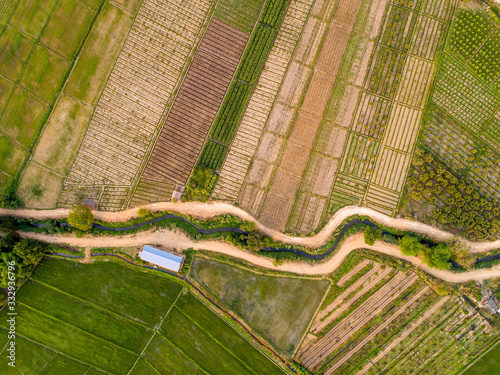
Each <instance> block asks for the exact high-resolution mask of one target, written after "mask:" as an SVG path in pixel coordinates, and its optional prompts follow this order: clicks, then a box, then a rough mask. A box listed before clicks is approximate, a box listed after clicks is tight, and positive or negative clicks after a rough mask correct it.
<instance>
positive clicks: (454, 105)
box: [432, 55, 499, 133]
mask: <svg viewBox="0 0 500 375" xmlns="http://www.w3.org/2000/svg"><path fill="white" fill-rule="evenodd" d="M434 90H435V91H434V95H433V98H432V99H433V101H434V102H435V103H436V104H438V105H439V106H440V107H441V108H443V109H444V110H446V111H447V112H448V113H450V114H451V115H452V116H453V117H455V118H456V119H457V120H459V121H460V122H461V123H463V124H464V125H465V126H467V127H468V128H469V129H471V131H472V132H474V133H477V132H478V131H479V129H481V127H482V126H483V125H484V124H485V122H486V121H487V120H488V119H489V118H490V117H491V116H492V115H493V113H494V111H495V108H496V107H498V104H499V100H498V99H497V98H496V96H495V95H494V93H493V92H492V91H491V90H490V89H488V88H487V87H486V86H485V85H484V84H483V83H481V82H480V81H479V80H478V79H477V78H476V77H474V76H473V75H472V74H471V73H470V72H468V71H467V70H466V68H465V67H464V66H462V65H461V64H460V63H459V62H458V61H456V60H455V59H453V58H452V57H451V56H449V55H445V56H444V59H443V64H442V66H441V69H440V72H439V75H438V78H437V81H436V85H435V89H434Z"/></svg>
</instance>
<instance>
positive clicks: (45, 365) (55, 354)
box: [37, 352, 88, 375]
mask: <svg viewBox="0 0 500 375" xmlns="http://www.w3.org/2000/svg"><path fill="white" fill-rule="evenodd" d="M56 356H57V353H56V352H54V355H53V356H52V358H51V359H50V360H49V361H48V362H47V363H45V364H44V365H43V366H42V368H40V369H39V370H38V371H37V375H38V374H39V373H40V372H41V371H42V370H43V369H44V368H45V367H47V365H48V364H49V363H50V362H52V361H53V360H54V358H55V357H56ZM87 371H88V370H87Z"/></svg>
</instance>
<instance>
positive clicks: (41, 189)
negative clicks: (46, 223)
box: [18, 161, 64, 208]
mask: <svg viewBox="0 0 500 375" xmlns="http://www.w3.org/2000/svg"><path fill="white" fill-rule="evenodd" d="M63 178H64V177H63V176H60V175H58V174H56V173H54V172H52V171H51V170H49V169H47V168H46V167H44V166H43V165H40V164H38V163H36V162H34V161H32V162H31V163H29V165H28V167H27V168H26V170H25V171H24V175H23V179H22V180H21V183H20V185H19V188H18V195H19V196H20V197H21V198H22V199H23V201H24V204H25V205H27V206H28V207H33V208H52V207H54V206H55V204H56V201H57V196H58V195H59V192H60V190H61V186H62V182H63Z"/></svg>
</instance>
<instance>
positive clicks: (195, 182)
mask: <svg viewBox="0 0 500 375" xmlns="http://www.w3.org/2000/svg"><path fill="white" fill-rule="evenodd" d="M216 177H217V176H216V175H215V173H214V171H213V170H212V169H210V168H207V167H204V166H202V165H197V166H196V167H194V169H193V174H192V175H191V178H190V179H189V183H188V186H187V187H186V193H185V194H184V195H183V196H182V200H184V201H200V202H206V201H207V200H208V198H210V194H211V192H212V188H213V186H214V184H215V180H216Z"/></svg>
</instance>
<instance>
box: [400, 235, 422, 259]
mask: <svg viewBox="0 0 500 375" xmlns="http://www.w3.org/2000/svg"><path fill="white" fill-rule="evenodd" d="M423 247H424V246H423V245H422V244H421V243H420V241H419V240H418V238H415V237H412V236H409V235H406V236H404V237H403V238H401V239H400V240H399V250H401V252H402V253H403V255H412V256H417V255H419V254H422V253H423Z"/></svg>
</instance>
